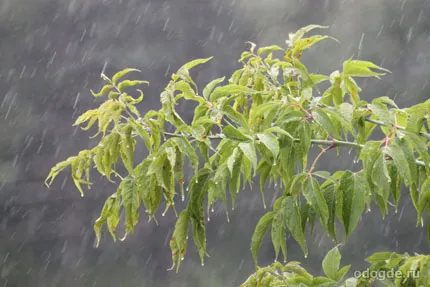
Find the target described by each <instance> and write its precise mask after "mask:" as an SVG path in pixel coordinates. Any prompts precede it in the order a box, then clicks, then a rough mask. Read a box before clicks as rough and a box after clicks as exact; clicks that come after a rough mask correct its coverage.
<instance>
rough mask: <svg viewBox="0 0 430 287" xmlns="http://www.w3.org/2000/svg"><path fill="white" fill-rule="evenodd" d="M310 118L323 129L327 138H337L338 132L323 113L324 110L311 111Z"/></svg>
mask: <svg viewBox="0 0 430 287" xmlns="http://www.w3.org/2000/svg"><path fill="white" fill-rule="evenodd" d="M312 116H313V118H314V119H315V121H316V122H317V123H318V124H320V125H321V126H322V127H323V129H324V130H325V131H326V132H327V134H328V135H329V136H331V137H334V138H339V135H340V131H339V129H338V127H336V126H335V125H334V124H333V122H332V119H331V118H330V117H329V116H328V115H327V114H326V113H325V112H324V110H322V109H317V110H314V111H312Z"/></svg>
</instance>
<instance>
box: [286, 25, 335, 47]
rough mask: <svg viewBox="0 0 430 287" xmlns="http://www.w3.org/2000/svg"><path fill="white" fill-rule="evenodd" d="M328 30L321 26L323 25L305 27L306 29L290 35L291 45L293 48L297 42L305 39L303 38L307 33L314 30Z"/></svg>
mask: <svg viewBox="0 0 430 287" xmlns="http://www.w3.org/2000/svg"><path fill="white" fill-rule="evenodd" d="M327 28H328V26H321V25H308V26H305V27H303V28H301V29H299V30H297V32H296V33H290V34H289V40H290V43H289V45H290V46H293V45H294V44H295V43H296V41H298V40H300V39H301V38H303V36H304V35H305V34H306V33H308V32H310V31H312V30H313V29H327Z"/></svg>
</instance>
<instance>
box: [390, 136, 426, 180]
mask: <svg viewBox="0 0 430 287" xmlns="http://www.w3.org/2000/svg"><path fill="white" fill-rule="evenodd" d="M385 151H386V152H387V154H388V155H389V156H391V158H392V159H393V161H394V164H395V165H396V167H397V169H398V170H399V172H400V174H401V175H402V177H403V178H404V180H405V183H406V184H407V185H412V184H416V185H418V184H417V180H418V170H417V166H416V163H415V157H414V154H413V151H412V149H411V148H410V147H409V145H408V143H407V142H406V140H405V139H399V138H395V139H392V140H391V143H390V144H389V145H388V146H387V148H386V149H385Z"/></svg>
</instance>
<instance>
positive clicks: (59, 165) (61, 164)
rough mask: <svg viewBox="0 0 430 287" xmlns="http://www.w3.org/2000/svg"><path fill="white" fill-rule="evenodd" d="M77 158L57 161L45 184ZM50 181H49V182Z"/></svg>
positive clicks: (50, 181) (48, 184) (47, 184)
mask: <svg viewBox="0 0 430 287" xmlns="http://www.w3.org/2000/svg"><path fill="white" fill-rule="evenodd" d="M75 159H76V156H72V157H69V158H67V159H66V160H64V161H62V162H59V163H57V164H56V165H55V166H54V167H53V168H51V171H50V172H49V174H48V176H47V177H46V179H45V185H46V186H47V187H49V186H50V185H51V184H52V182H53V181H54V179H55V178H56V177H57V175H58V174H59V173H60V172H61V171H62V170H63V169H65V168H66V167H68V166H69V165H71V164H72V163H73V162H74V161H75ZM255 160H257V156H255ZM48 181H49V183H48Z"/></svg>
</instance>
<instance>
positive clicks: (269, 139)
mask: <svg viewBox="0 0 430 287" xmlns="http://www.w3.org/2000/svg"><path fill="white" fill-rule="evenodd" d="M257 137H258V139H259V140H260V141H261V142H262V143H263V144H264V145H265V146H266V147H267V149H268V150H270V152H271V153H272V155H273V158H274V162H276V159H277V157H278V154H279V143H278V138H277V137H276V136H275V135H273V134H272V133H270V132H265V133H262V134H257Z"/></svg>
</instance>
